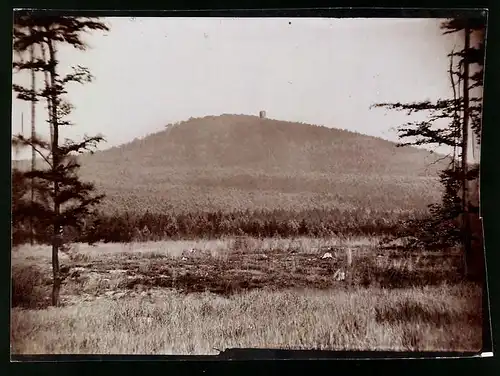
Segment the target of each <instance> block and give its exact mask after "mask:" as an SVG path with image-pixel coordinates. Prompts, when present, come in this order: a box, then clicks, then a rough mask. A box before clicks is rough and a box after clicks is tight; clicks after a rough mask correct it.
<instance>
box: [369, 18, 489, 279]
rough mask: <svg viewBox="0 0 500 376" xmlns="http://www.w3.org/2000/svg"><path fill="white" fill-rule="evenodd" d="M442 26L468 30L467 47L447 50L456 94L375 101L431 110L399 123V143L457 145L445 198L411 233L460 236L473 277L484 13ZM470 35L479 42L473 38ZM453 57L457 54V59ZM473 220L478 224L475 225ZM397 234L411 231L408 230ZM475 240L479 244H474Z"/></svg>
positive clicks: (418, 238)
mask: <svg viewBox="0 0 500 376" xmlns="http://www.w3.org/2000/svg"><path fill="white" fill-rule="evenodd" d="M441 27H442V29H443V31H444V34H448V33H463V36H464V45H463V48H462V49H461V50H460V51H457V52H455V51H452V52H451V53H450V54H449V55H448V56H449V57H450V68H449V74H450V81H451V85H452V88H453V98H449V99H441V100H438V101H435V102H431V101H424V102H416V103H379V104H376V105H374V107H385V108H390V109H395V110H400V111H406V112H407V113H408V114H409V115H410V114H412V113H414V112H420V111H425V112H427V113H428V115H429V116H428V117H427V119H426V120H423V121H415V122H409V123H407V124H404V125H402V126H400V127H399V128H398V131H399V137H400V139H401V140H404V142H401V143H400V145H438V146H441V145H446V146H449V147H451V149H452V150H453V152H452V153H451V154H450V155H448V157H449V160H450V164H449V166H448V168H446V169H445V170H444V171H442V173H441V174H440V180H441V183H442V184H443V186H444V193H443V200H442V202H441V204H439V205H431V207H430V210H431V217H430V218H428V219H427V220H425V221H423V222H422V221H420V222H418V223H414V224H413V226H410V227H413V231H412V235H414V236H415V238H414V239H415V242H416V243H417V244H421V245H426V246H428V245H430V244H433V245H437V246H443V245H449V244H451V243H455V242H457V241H462V243H463V245H464V252H465V263H464V267H465V274H466V275H469V276H470V277H473V278H474V277H477V276H479V275H480V273H481V272H480V270H482V230H481V229H479V230H478V229H477V227H478V226H477V223H479V224H480V219H479V202H478V201H477V202H474V201H475V200H471V198H470V194H469V187H470V186H471V182H472V183H473V184H474V182H475V184H476V185H477V182H478V179H479V166H476V165H470V163H469V162H468V155H467V152H468V147H469V145H470V141H469V132H470V130H472V134H473V135H474V136H475V137H476V143H477V144H478V145H479V143H480V140H481V115H482V90H481V89H482V86H483V68H484V58H485V34H486V18H485V17H483V16H480V17H477V18H461V19H451V20H448V21H446V22H444V23H443V24H442V26H441ZM471 39H473V40H474V41H475V42H476V43H474V44H473V43H471ZM455 58H458V61H457V62H456V63H455V61H454V60H455ZM471 70H472V72H471ZM473 143H474V141H473ZM474 146H476V145H473V147H474ZM457 219H458V220H457ZM471 221H472V222H473V223H474V224H476V226H472V225H471ZM474 227H476V228H474ZM479 227H480V225H479ZM399 235H400V236H407V235H408V232H407V231H406V232H404V233H403V234H399ZM473 240H477V241H478V242H477V244H479V245H478V246H477V247H476V248H475V250H473V244H472V243H473ZM473 251H475V255H473V254H472V253H473ZM477 255H481V261H477V259H478V257H476V256H477ZM473 259H475V260H476V261H474V260H473ZM472 264H475V265H474V267H473V269H475V270H474V271H473V270H470V269H471V266H472Z"/></svg>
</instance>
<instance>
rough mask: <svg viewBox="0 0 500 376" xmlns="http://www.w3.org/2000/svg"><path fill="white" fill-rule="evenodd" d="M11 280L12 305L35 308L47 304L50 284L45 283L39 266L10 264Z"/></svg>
mask: <svg viewBox="0 0 500 376" xmlns="http://www.w3.org/2000/svg"><path fill="white" fill-rule="evenodd" d="M11 281H12V284H11V289H12V296H11V299H12V300H11V304H12V307H22V308H31V309H37V308H44V307H46V306H48V303H49V301H48V297H49V296H50V284H46V283H45V278H44V275H43V273H42V272H41V270H40V268H38V267H36V266H31V265H30V266H26V265H19V266H12V277H11Z"/></svg>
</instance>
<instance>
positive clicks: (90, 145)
mask: <svg viewBox="0 0 500 376" xmlns="http://www.w3.org/2000/svg"><path fill="white" fill-rule="evenodd" d="M93 30H108V27H107V26H106V25H105V24H104V23H102V22H100V21H99V20H98V19H96V18H88V17H75V16H50V15H46V14H44V13H34V12H30V13H17V14H15V17H14V46H13V47H14V51H17V52H22V51H26V50H28V49H30V48H32V47H33V46H39V47H40V49H41V50H42V51H48V55H47V56H46V57H45V54H42V55H41V57H38V58H35V59H32V60H31V59H30V60H29V61H25V60H24V59H23V58H22V56H23V54H22V53H21V54H17V56H18V57H19V58H18V59H17V60H15V61H14V62H13V68H14V70H15V71H23V70H32V71H33V70H34V71H37V72H42V73H44V74H46V77H47V78H48V80H46V84H45V87H44V88H43V89H41V90H38V91H34V90H32V89H31V88H27V87H23V86H20V85H16V84H14V85H13V89H14V91H15V92H17V96H18V98H19V99H21V100H27V101H35V100H38V99H44V100H46V101H47V109H48V123H49V125H50V127H51V133H52V134H51V139H50V140H49V141H47V140H44V139H43V138H42V137H39V136H38V135H32V136H31V137H29V138H26V137H24V136H23V135H16V136H14V137H13V145H14V146H30V147H32V148H33V150H35V152H36V153H37V154H38V156H39V157H40V159H41V160H42V161H43V162H44V165H43V167H36V168H34V169H33V170H32V171H28V172H24V173H23V174H24V177H26V178H29V179H32V178H35V179H36V190H37V192H38V193H39V196H40V197H45V198H48V200H37V201H36V202H33V203H32V204H30V205H27V204H26V203H24V205H23V206H22V208H20V209H19V210H18V211H17V212H16V215H17V216H18V217H19V216H21V217H22V216H34V217H35V218H36V219H37V221H39V222H42V223H44V224H45V225H46V226H47V227H48V228H50V230H51V232H52V272H53V288H52V304H53V305H58V303H59V292H60V288H61V281H62V279H61V275H60V270H59V250H60V249H61V247H62V246H63V238H62V231H63V228H64V227H67V226H74V227H79V226H81V224H82V219H83V218H84V217H85V216H86V215H88V214H89V213H90V212H91V209H92V207H93V206H94V205H96V204H97V203H99V202H100V200H101V199H102V197H103V196H102V195H96V194H94V186H93V185H92V184H90V183H85V182H82V181H81V180H80V179H79V177H78V169H79V167H80V165H79V164H78V162H77V159H76V156H77V155H78V154H81V153H84V152H86V151H90V152H91V151H92V150H93V149H94V148H95V147H96V146H97V144H98V143H99V142H100V141H102V140H103V138H102V137H101V136H93V137H88V136H85V137H84V138H83V140H80V141H78V142H75V141H72V140H67V139H66V140H65V141H64V142H61V140H60V138H61V137H60V130H61V127H65V126H68V125H71V122H70V121H69V120H68V119H67V117H68V115H69V114H70V113H71V110H72V108H73V106H72V104H71V103H69V102H68V101H67V100H66V99H65V94H66V93H67V89H68V86H69V85H70V84H72V83H80V84H83V83H86V82H90V81H91V80H92V75H91V74H90V72H89V70H88V69H87V68H85V67H82V66H77V67H73V72H72V73H70V74H67V75H64V76H61V75H60V62H59V60H58V58H57V51H58V46H60V45H62V44H67V45H70V46H72V47H74V48H77V49H80V50H85V49H86V48H87V45H86V43H85V42H84V40H83V34H84V33H85V32H89V31H93Z"/></svg>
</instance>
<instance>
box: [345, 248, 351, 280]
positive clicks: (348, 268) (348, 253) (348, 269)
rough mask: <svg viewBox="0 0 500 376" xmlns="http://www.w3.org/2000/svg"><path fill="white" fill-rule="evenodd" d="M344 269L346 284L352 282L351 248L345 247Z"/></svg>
mask: <svg viewBox="0 0 500 376" xmlns="http://www.w3.org/2000/svg"><path fill="white" fill-rule="evenodd" d="M346 259H347V260H346V261H347V262H346V269H345V272H346V279H347V282H348V284H349V285H350V284H351V283H352V272H351V270H352V249H351V248H347V250H346Z"/></svg>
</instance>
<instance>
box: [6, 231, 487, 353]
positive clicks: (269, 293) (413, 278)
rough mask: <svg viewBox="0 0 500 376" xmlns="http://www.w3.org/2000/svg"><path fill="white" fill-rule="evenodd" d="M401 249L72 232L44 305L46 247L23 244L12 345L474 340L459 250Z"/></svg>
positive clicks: (59, 349) (342, 346)
mask: <svg viewBox="0 0 500 376" xmlns="http://www.w3.org/2000/svg"><path fill="white" fill-rule="evenodd" d="M348 249H350V250H351V251H350V252H351V253H352V255H351V258H352V266H351V267H350V268H349V267H348V263H347V262H346V255H347V250H348ZM190 250H191V251H190ZM325 250H327V251H329V253H330V254H331V255H332V257H331V258H323V256H324V255H325ZM398 252H399V253H398ZM398 252H396V251H393V250H382V249H379V248H378V247H376V241H375V240H374V239H348V240H345V239H344V240H342V239H305V238H304V239H293V240H290V239H251V238H242V239H227V240H218V241H199V242H158V243H142V244H141V243H137V244H129V245H120V244H104V245H98V246H96V247H90V246H86V245H75V246H74V247H73V250H71V251H70V252H69V253H68V254H67V255H64V256H63V257H62V264H63V265H64V267H65V268H64V270H65V272H66V279H65V284H64V286H63V290H62V295H61V298H62V299H61V300H62V302H63V305H62V306H61V307H57V308H53V307H46V305H47V304H46V303H47V299H46V298H47V297H48V296H49V290H50V282H51V281H50V262H49V255H50V252H49V249H48V247H45V246H37V247H21V248H19V249H16V250H14V251H13V257H12V261H13V281H14V289H13V303H14V306H15V307H14V309H13V310H12V323H11V324H12V327H11V342H12V352H13V353H16V354H34V353H103V354H111V353H114V354H118V353H120V354H136V353H142V354H216V353H218V351H219V350H224V349H226V348H231V347H254V348H255V347H260V348H262V347H267V348H269V347H276V348H297V349H301V348H302V349H311V348H316V349H329V350H396V351H404V350H406V351H416V350H418V351H440V350H441V351H474V350H479V349H480V347H481V333H482V330H481V328H482V320H481V289H480V287H478V286H475V285H470V284H466V283H463V282H460V281H459V279H458V278H457V277H456V276H457V273H456V268H457V267H458V265H459V264H460V259H459V258H458V257H457V256H456V255H453V254H448V255H443V254H441V255H436V254H425V253H420V254H411V253H409V254H407V255H405V257H404V258H402V257H401V256H397V255H398V254H400V253H401V251H398ZM339 271H343V272H346V273H347V272H348V273H347V275H346V277H345V278H337V277H338V276H339V275H340V274H339Z"/></svg>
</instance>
